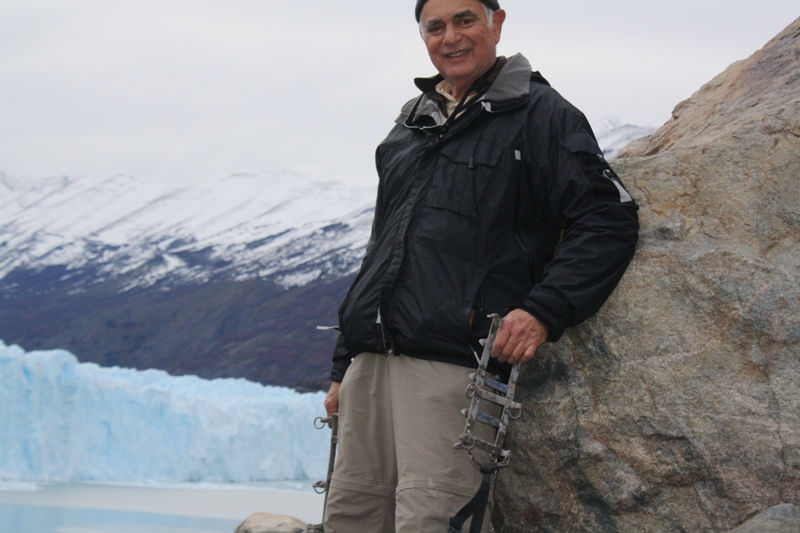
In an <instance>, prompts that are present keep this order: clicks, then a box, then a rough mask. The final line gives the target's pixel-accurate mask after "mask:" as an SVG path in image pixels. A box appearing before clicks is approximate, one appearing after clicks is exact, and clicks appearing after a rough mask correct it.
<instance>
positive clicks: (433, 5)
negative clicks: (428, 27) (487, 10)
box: [421, 0, 483, 22]
mask: <svg viewBox="0 0 800 533" xmlns="http://www.w3.org/2000/svg"><path fill="white" fill-rule="evenodd" d="M481 13H483V4H481V2H480V0H428V2H426V3H425V5H424V6H423V7H422V14H421V19H422V21H423V22H426V21H430V20H447V19H457V18H464V17H470V16H472V17H477V16H480V15H481Z"/></svg>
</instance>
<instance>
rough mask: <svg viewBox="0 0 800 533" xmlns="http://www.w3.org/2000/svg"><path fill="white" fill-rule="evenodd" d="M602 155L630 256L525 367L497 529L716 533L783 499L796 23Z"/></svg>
mask: <svg viewBox="0 0 800 533" xmlns="http://www.w3.org/2000/svg"><path fill="white" fill-rule="evenodd" d="M612 164H613V165H614V166H615V168H616V169H617V170H618V172H619V173H620V174H621V175H622V177H623V180H624V181H625V183H626V185H628V187H629V189H630V191H631V194H632V195H633V196H634V198H635V199H636V200H637V202H638V203H639V205H640V206H641V211H640V220H641V223H642V231H641V243H640V249H639V251H638V253H637V255H636V257H635V259H634V261H633V263H632V265H631V267H630V269H629V270H628V272H627V273H626V274H625V277H624V279H623V280H622V283H621V284H620V286H619V287H618V289H617V291H616V292H615V293H614V294H613V295H612V297H611V298H610V300H609V301H608V302H607V304H606V306H605V307H604V308H603V309H602V310H601V312H600V313H598V315H597V316H595V317H594V318H592V319H590V320H589V321H587V323H585V324H583V325H581V326H580V327H578V328H575V329H574V330H572V331H570V332H569V333H568V334H567V335H565V336H564V338H563V339H562V340H561V341H559V342H558V343H556V344H553V345H548V346H546V347H544V348H543V349H542V350H541V352H540V354H539V355H537V358H536V359H535V360H534V361H533V362H532V363H531V364H529V365H528V366H527V367H525V368H524V370H523V373H522V376H521V378H520V381H521V384H520V389H519V393H518V398H519V399H520V400H521V401H522V402H523V404H524V405H525V414H524V416H523V419H522V420H521V421H520V422H517V423H515V424H512V427H511V430H510V433H509V438H508V441H507V443H508V444H510V446H511V447H512V450H514V454H515V455H514V457H513V459H512V461H511V466H510V467H509V468H508V469H506V470H505V471H503V472H501V474H500V476H499V477H498V484H497V512H496V514H495V516H494V522H495V524H496V526H498V531H502V532H503V533H514V532H525V533H531V532H542V531H546V532H565V533H577V532H619V533H627V532H641V531H647V532H651V533H658V532H678V531H691V532H722V531H729V530H731V529H733V528H735V527H737V526H739V525H740V524H742V523H743V522H744V521H745V520H746V519H747V518H748V517H751V516H754V515H756V514H757V513H758V512H760V511H762V510H764V509H767V508H769V507H772V506H775V505H777V504H780V503H782V502H787V503H790V504H800V19H798V20H796V21H795V22H794V23H792V24H791V25H790V26H789V27H788V28H787V29H786V30H784V31H783V32H782V33H781V34H780V35H778V36H777V37H776V38H775V39H773V40H772V41H770V42H769V43H768V44H767V45H766V46H765V47H764V48H763V49H762V50H759V51H758V52H756V53H755V54H754V55H753V56H752V57H750V58H748V59H746V60H744V61H740V62H738V63H735V64H733V65H731V66H730V67H729V68H728V69H727V70H726V71H725V72H723V73H722V74H720V75H719V76H717V77H716V78H715V79H713V80H712V81H711V82H709V83H708V84H706V85H705V86H703V87H702V88H701V89H700V90H699V91H698V92H697V93H695V94H694V95H693V96H692V97H691V98H690V99H688V100H686V101H685V102H682V103H681V104H679V105H678V106H677V107H676V108H675V111H674V112H673V118H672V119H671V120H670V121H669V122H667V124H665V125H664V126H663V127H662V128H661V129H659V130H658V131H657V132H656V133H654V134H653V135H651V136H650V137H647V138H645V139H642V140H640V141H636V142H634V143H632V144H631V145H629V146H628V147H627V148H626V149H624V150H623V151H622V152H621V153H620V155H619V156H618V158H617V159H616V160H615V161H614V162H613V163H612ZM746 531H748V530H746ZM795 531H797V530H795Z"/></svg>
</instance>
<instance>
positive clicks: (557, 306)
mask: <svg viewBox="0 0 800 533" xmlns="http://www.w3.org/2000/svg"><path fill="white" fill-rule="evenodd" d="M520 309H522V310H523V311H526V312H528V313H530V314H531V315H533V316H534V317H536V318H537V319H538V320H539V321H540V322H541V323H542V324H544V325H545V326H547V329H548V330H549V333H548V335H547V340H548V341H550V342H555V341H557V340H558V339H560V338H561V336H562V335H563V334H564V330H566V329H567V327H569V325H570V323H571V316H572V313H571V312H570V307H569V302H568V301H567V299H566V298H565V297H564V296H563V295H562V294H561V293H560V292H558V291H557V290H555V289H552V288H550V289H547V288H543V287H540V286H538V285H537V286H536V287H534V288H533V290H532V291H531V293H530V294H529V295H528V297H527V298H525V300H524V301H523V302H522V305H520Z"/></svg>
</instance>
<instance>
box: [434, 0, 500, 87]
mask: <svg viewBox="0 0 800 533" xmlns="http://www.w3.org/2000/svg"><path fill="white" fill-rule="evenodd" d="M505 15H506V14H505V11H503V10H502V9H498V10H497V11H495V12H494V22H493V24H492V27H491V28H490V27H489V21H488V20H487V18H486V13H485V11H484V9H483V4H482V3H481V2H480V1H479V0H428V1H427V2H426V3H425V5H424V6H423V8H422V13H421V14H420V25H421V32H422V38H423V40H424V41H425V46H427V48H428V55H429V56H430V58H431V61H432V62H433V66H435V67H436V70H438V71H439V74H441V75H442V76H444V79H446V80H447V81H448V82H449V83H450V85H452V87H453V89H454V95H453V96H455V97H456V98H460V97H461V96H463V94H464V91H466V90H467V89H469V87H470V85H472V82H474V81H475V80H476V79H478V78H479V77H480V76H481V74H483V73H484V72H486V71H487V70H489V69H490V68H491V67H492V65H494V62H495V59H496V57H497V43H498V42H499V41H500V30H501V28H502V26H503V21H504V20H505Z"/></svg>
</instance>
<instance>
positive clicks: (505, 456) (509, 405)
mask: <svg viewBox="0 0 800 533" xmlns="http://www.w3.org/2000/svg"><path fill="white" fill-rule="evenodd" d="M489 318H490V319H491V321H492V324H491V327H490V329H489V335H488V337H487V338H486V340H485V341H484V343H483V354H482V356H481V360H480V364H479V366H478V370H477V371H476V372H475V373H473V374H471V375H470V380H471V381H472V382H471V383H470V384H469V385H468V386H467V398H469V399H470V400H471V403H470V406H469V409H464V410H463V411H461V414H462V415H464V416H465V417H467V423H466V426H465V427H464V433H463V434H462V435H461V436H460V437H459V438H458V442H457V443H456V444H455V445H454V446H453V448H456V449H460V450H466V451H467V457H468V458H469V460H470V461H471V462H472V464H473V465H474V466H475V467H476V468H477V469H478V470H479V471H480V473H481V474H482V475H483V479H482V480H481V484H480V486H479V487H478V492H477V493H476V494H475V496H473V498H472V499H471V500H470V501H469V502H467V504H466V505H465V506H464V507H463V508H462V509H461V510H460V511H459V512H458V513H456V515H455V516H453V517H452V518H451V519H450V521H449V523H448V528H447V532H448V533H461V528H462V527H463V526H464V522H466V521H467V519H469V517H470V516H471V517H472V523H471V525H470V528H469V533H480V530H481V526H482V525H483V518H484V515H485V514H486V506H487V505H488V503H489V492H490V489H491V483H492V474H494V473H495V472H497V471H498V470H500V468H502V467H505V466H508V463H509V460H510V459H511V451H510V450H506V449H504V448H503V441H504V440H505V437H506V431H507V430H508V424H509V423H510V422H511V421H512V420H516V419H518V418H519V417H520V416H522V404H520V403H517V402H515V401H514V392H515V391H516V386H517V377H518V376H519V365H520V363H519V362H517V363H515V364H514V366H513V367H512V368H511V376H510V377H509V379H508V385H505V384H503V383H501V382H500V380H499V378H497V377H495V376H492V375H491V374H489V373H488V372H487V370H486V369H487V367H488V366H489V359H490V358H491V355H492V347H493V346H494V340H495V337H496V336H497V330H499V329H500V326H501V325H502V324H503V319H502V318H500V315H498V314H496V313H493V314H491V315H489ZM481 400H485V401H487V402H490V403H492V404H495V405H499V406H500V407H502V412H501V414H500V417H499V418H496V417H494V416H491V415H488V414H486V413H485V412H482V411H481ZM478 422H480V423H482V424H486V425H489V426H491V427H493V428H495V429H497V433H496V435H495V440H494V442H489V441H485V440H483V439H480V438H478V437H476V436H475V435H474V434H473V431H474V429H475V427H476V424H477V423H478ZM476 448H477V449H479V450H482V451H484V452H486V453H488V454H489V458H490V460H489V461H487V462H484V463H481V462H479V461H478V460H477V459H476V458H475V456H474V455H473V453H472V451H473V450H474V449H476Z"/></svg>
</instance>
